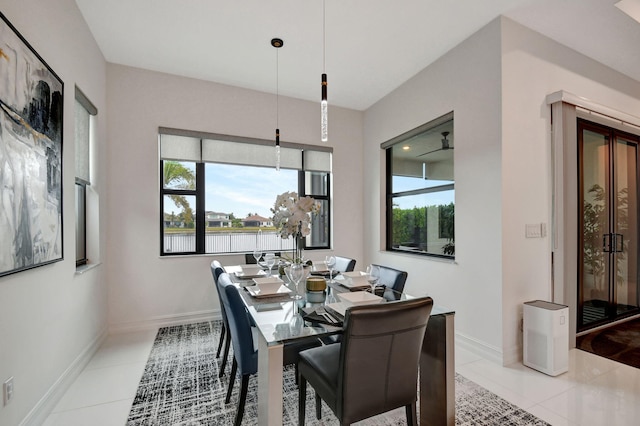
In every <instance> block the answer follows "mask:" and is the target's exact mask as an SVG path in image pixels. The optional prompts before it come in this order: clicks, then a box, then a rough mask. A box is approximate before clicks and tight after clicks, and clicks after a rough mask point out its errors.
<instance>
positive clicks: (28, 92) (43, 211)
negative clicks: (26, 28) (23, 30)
mask: <svg viewBox="0 0 640 426" xmlns="http://www.w3.org/2000/svg"><path fill="white" fill-rule="evenodd" d="M0 18H2V19H0V276H3V275H8V274H12V273H15V272H19V271H23V270H26V269H30V268H34V267H36V266H42V265H46V264H49V263H52V262H57V261H60V260H62V257H63V250H62V116H63V89H64V85H63V83H62V80H60V78H59V77H58V76H57V75H56V73H55V72H54V71H53V70H52V69H51V68H49V66H48V65H47V64H46V63H45V62H44V60H43V59H42V58H41V57H40V55H38V53H36V51H35V50H34V49H33V48H32V47H31V46H30V45H29V43H28V42H27V41H26V40H25V39H24V38H23V37H22V35H20V33H18V31H17V30H16V29H15V28H14V27H13V25H11V23H10V22H9V21H8V20H7V18H5V16H4V15H3V14H2V13H0Z"/></svg>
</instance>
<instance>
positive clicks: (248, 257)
mask: <svg viewBox="0 0 640 426" xmlns="http://www.w3.org/2000/svg"><path fill="white" fill-rule="evenodd" d="M273 254H274V255H275V256H276V257H280V252H279V251H277V252H275V253H273ZM264 255H265V253H262V256H264ZM244 263H246V264H247V265H255V264H256V263H258V262H257V261H256V258H255V257H253V253H245V254H244Z"/></svg>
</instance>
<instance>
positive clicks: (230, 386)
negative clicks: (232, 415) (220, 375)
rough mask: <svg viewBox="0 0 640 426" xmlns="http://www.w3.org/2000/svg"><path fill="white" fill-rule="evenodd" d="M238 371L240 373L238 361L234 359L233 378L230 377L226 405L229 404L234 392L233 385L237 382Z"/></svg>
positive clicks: (232, 364) (232, 366) (232, 365)
mask: <svg viewBox="0 0 640 426" xmlns="http://www.w3.org/2000/svg"><path fill="white" fill-rule="evenodd" d="M236 371H238V363H237V362H236V359H235V358H233V362H232V363H231V376H230V377H229V389H227V397H226V398H225V400H224V403H225V404H228V403H229V400H230V399H231V392H233V385H234V383H235V381H236Z"/></svg>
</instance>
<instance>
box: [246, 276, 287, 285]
mask: <svg viewBox="0 0 640 426" xmlns="http://www.w3.org/2000/svg"><path fill="white" fill-rule="evenodd" d="M253 282H255V283H256V284H258V285H260V284H269V283H280V284H284V281H282V280H281V279H280V277H263V278H254V279H253Z"/></svg>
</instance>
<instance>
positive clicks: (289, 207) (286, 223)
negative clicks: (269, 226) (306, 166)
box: [271, 192, 320, 239]
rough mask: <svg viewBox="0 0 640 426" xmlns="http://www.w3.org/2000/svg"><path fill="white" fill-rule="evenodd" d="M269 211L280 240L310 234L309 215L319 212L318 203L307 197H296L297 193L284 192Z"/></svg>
mask: <svg viewBox="0 0 640 426" xmlns="http://www.w3.org/2000/svg"><path fill="white" fill-rule="evenodd" d="M271 211H272V212H273V224H274V225H275V226H276V228H278V234H279V235H280V237H281V238H283V239H286V238H289V237H291V236H294V237H306V236H307V235H309V233H310V232H311V213H317V212H319V211H320V203H319V202H317V201H316V200H314V199H313V198H311V197H309V196H306V197H298V193H297V192H285V193H284V194H280V195H278V197H277V198H276V203H275V205H274V207H273V208H272V209H271Z"/></svg>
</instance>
